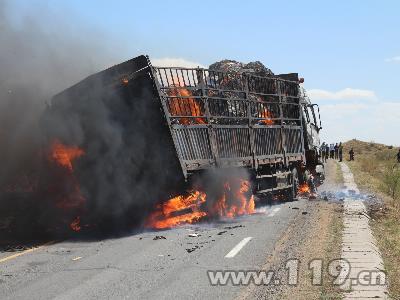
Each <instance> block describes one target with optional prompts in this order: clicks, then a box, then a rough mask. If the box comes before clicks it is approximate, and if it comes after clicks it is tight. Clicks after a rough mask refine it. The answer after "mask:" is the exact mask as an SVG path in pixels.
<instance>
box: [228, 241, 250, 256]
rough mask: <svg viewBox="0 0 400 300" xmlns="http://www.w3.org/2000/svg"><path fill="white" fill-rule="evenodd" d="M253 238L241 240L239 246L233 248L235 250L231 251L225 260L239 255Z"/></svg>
mask: <svg viewBox="0 0 400 300" xmlns="http://www.w3.org/2000/svg"><path fill="white" fill-rule="evenodd" d="M252 238H253V237H251V236H249V237H246V238H244V239H243V240H241V241H240V242H239V244H237V245H236V246H235V247H233V249H232V250H231V251H229V253H228V254H227V255H225V258H233V257H235V255H236V254H238V253H239V251H240V250H242V248H243V247H244V246H246V244H247V243H248V242H249V241H250V240H251V239H252Z"/></svg>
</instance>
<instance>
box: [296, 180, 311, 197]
mask: <svg viewBox="0 0 400 300" xmlns="http://www.w3.org/2000/svg"><path fill="white" fill-rule="evenodd" d="M310 192H311V189H310V187H309V186H308V184H307V183H303V184H301V185H300V186H299V188H298V193H299V194H300V195H305V194H309V193H310Z"/></svg>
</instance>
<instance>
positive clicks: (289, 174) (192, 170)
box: [43, 55, 322, 200]
mask: <svg viewBox="0 0 400 300" xmlns="http://www.w3.org/2000/svg"><path fill="white" fill-rule="evenodd" d="M302 81H303V79H302V78H299V76H298V74H297V73H290V74H280V75H268V76H259V75H256V74H254V73H253V72H246V71H243V72H226V71H223V70H215V69H205V68H200V67H197V68H181V67H157V66H153V65H152V64H151V60H150V59H149V57H148V56H145V55H141V56H138V57H136V58H133V59H131V60H128V61H126V62H123V63H121V64H118V65H116V66H113V67H111V68H109V69H107V70H104V71H102V72H99V73H97V74H94V75H91V76H89V77H88V78H86V79H84V80H83V81H81V82H79V83H77V84H76V85H74V86H72V87H70V88H68V89H67V90H65V91H63V92H61V93H60V94H58V95H56V96H54V97H53V99H52V101H51V104H50V105H49V107H48V108H47V111H46V114H45V118H44V120H45V121H44V122H43V124H45V125H44V126H45V127H46V131H47V135H48V137H49V138H54V137H57V138H58V139H61V140H63V141H65V142H66V143H70V144H78V145H79V146H81V147H82V148H83V149H85V151H86V153H87V155H85V156H84V157H83V159H82V160H81V161H80V162H79V166H78V168H80V170H83V171H82V172H81V174H83V175H79V176H80V177H81V178H80V179H82V180H83V181H86V184H84V186H85V189H84V190H85V191H86V193H88V194H90V195H91V196H94V197H101V196H102V195H100V194H99V192H98V190H101V183H100V182H97V183H93V182H92V181H90V180H91V179H93V176H92V175H91V174H89V173H88V174H86V175H85V171H84V170H88V169H90V168H85V166H86V167H88V166H93V165H96V163H97V162H98V160H99V159H100V158H99V157H100V156H101V155H100V156H99V153H107V151H108V149H107V147H108V148H109V147H112V146H107V145H110V144H111V145H113V143H114V142H113V143H109V140H107V139H109V138H106V137H104V133H103V132H102V131H101V130H102V129H101V126H97V127H94V126H93V125H92V123H93V118H95V119H96V118H97V121H101V119H102V118H104V116H103V115H104V114H102V113H98V112H97V113H94V112H93V107H94V106H95V107H98V105H97V104H96V103H98V104H101V106H102V107H103V108H104V109H103V110H104V111H106V112H107V113H106V115H107V116H106V118H107V120H108V122H109V121H110V120H111V121H112V124H113V126H114V125H115V126H116V127H118V128H119V129H120V137H119V140H118V141H116V142H115V143H123V144H124V145H125V147H124V150H123V152H118V155H120V156H121V157H124V160H123V163H121V166H119V165H117V166H113V167H114V168H118V167H121V168H122V167H124V168H125V167H128V168H132V169H136V170H141V169H146V170H148V171H149V172H147V173H146V174H149V175H146V176H147V177H148V178H147V180H152V181H154V184H157V188H156V190H157V191H158V192H159V193H165V192H166V191H168V192H169V193H170V190H171V187H174V189H176V187H178V186H179V187H181V188H184V187H185V186H187V185H188V184H190V182H191V181H192V180H193V178H195V177H196V176H198V175H199V174H201V173H202V172H204V171H205V170H209V169H213V168H219V169H227V170H228V169H230V168H245V169H247V170H248V171H249V173H250V174H251V178H252V185H253V189H254V193H256V194H258V195H259V196H260V198H262V197H270V196H271V195H275V194H278V193H279V194H281V195H282V194H284V195H285V196H286V197H287V199H288V200H292V199H295V198H296V196H297V191H298V188H299V185H300V184H302V183H305V182H307V181H310V179H311V178H312V176H318V175H319V174H318V173H320V172H321V170H322V167H321V164H320V162H319V160H318V147H319V137H318V136H319V135H318V134H319V131H320V129H321V123H320V118H319V109H318V106H317V105H316V104H312V103H311V101H310V99H309V98H308V97H307V96H306V94H305V91H304V89H303V88H302V87H301V86H300V83H301V82H302ZM74 116H75V117H74ZM77 116H79V117H77ZM54 120H57V122H60V120H63V121H62V122H63V123H64V125H65V126H63V128H62V129H60V128H58V126H54V125H52V124H54ZM76 127H78V128H79V130H78V129H76V130H75V129H74V128H76ZM66 128H67V129H66ZM83 136H84V138H83ZM120 140H123V142H121V141H120ZM91 141H96V142H95V143H93V142H91ZM94 145H95V146H94ZM98 149H103V152H101V151H100V150H98ZM118 151H119V150H118ZM91 152H92V154H93V153H96V155H91ZM101 159H103V158H101ZM96 160H97V161H96ZM110 168H111V167H110ZM92 169H93V168H92ZM110 172H111V171H110ZM117 174H118V173H117ZM140 174H141V173H140V172H135V173H132V182H131V183H132V185H135V184H138V183H137V182H138V180H139V179H138V178H140V180H142V177H140V176H141V175H140ZM109 175H110V176H108V178H109V179H110V180H113V179H112V176H111V173H110V174H109ZM140 180H139V181H140ZM96 193H97V194H96ZM140 196H141V194H140V191H138V197H140ZM152 197H158V195H157V193H156V192H153V195H152Z"/></svg>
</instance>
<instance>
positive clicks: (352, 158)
mask: <svg viewBox="0 0 400 300" xmlns="http://www.w3.org/2000/svg"><path fill="white" fill-rule="evenodd" d="M349 155H350V161H351V160H354V150H353V148H351V149H350V151H349Z"/></svg>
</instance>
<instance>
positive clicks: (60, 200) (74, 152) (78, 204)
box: [49, 140, 85, 231]
mask: <svg viewBox="0 0 400 300" xmlns="http://www.w3.org/2000/svg"><path fill="white" fill-rule="evenodd" d="M84 154H85V152H84V151H83V150H82V149H80V148H79V147H76V146H67V145H64V144H62V143H61V142H60V141H58V140H55V141H53V143H52V144H51V149H50V154H49V159H50V161H52V162H55V163H56V164H57V166H59V167H61V169H60V170H61V171H62V172H60V174H58V175H57V176H61V179H59V180H58V181H57V182H56V184H55V185H54V186H51V189H52V190H53V191H55V195H54V198H55V205H56V207H57V208H59V209H62V210H69V211H70V210H75V209H80V208H82V206H83V205H84V203H85V198H84V197H83V195H82V193H81V189H80V186H79V182H78V179H77V178H76V177H75V175H74V172H73V171H74V170H73V161H74V160H75V159H77V158H79V157H81V156H82V155H84ZM70 227H71V229H72V230H74V231H79V230H80V229H81V227H80V217H77V218H75V219H74V220H73V221H72V223H71V224H70Z"/></svg>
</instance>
